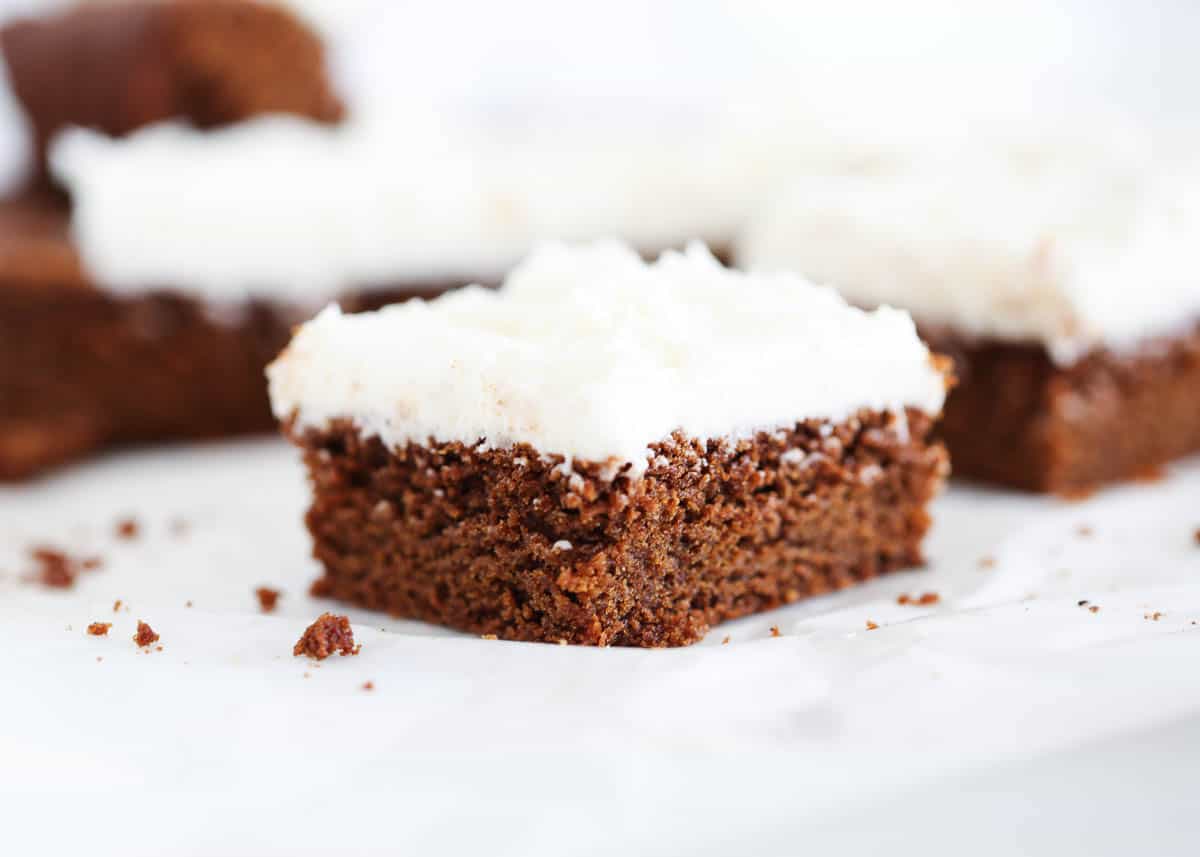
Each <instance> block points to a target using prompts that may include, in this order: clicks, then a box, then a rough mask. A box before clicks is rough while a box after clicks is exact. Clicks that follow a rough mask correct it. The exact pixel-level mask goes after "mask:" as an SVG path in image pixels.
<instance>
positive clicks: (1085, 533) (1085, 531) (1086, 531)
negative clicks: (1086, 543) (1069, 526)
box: [1075, 524, 1093, 539]
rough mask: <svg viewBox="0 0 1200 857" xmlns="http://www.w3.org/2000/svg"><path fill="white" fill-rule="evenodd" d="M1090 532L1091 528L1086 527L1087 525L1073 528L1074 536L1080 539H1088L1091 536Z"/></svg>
mask: <svg viewBox="0 0 1200 857" xmlns="http://www.w3.org/2000/svg"><path fill="white" fill-rule="evenodd" d="M1092 532H1093V530H1092V528H1091V527H1090V526H1088V525H1087V524H1080V525H1079V526H1078V527H1076V528H1075V533H1076V535H1078V536H1080V537H1082V538H1085V539H1086V538H1089V537H1090V536H1091V535H1092Z"/></svg>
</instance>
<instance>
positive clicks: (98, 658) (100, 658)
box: [96, 655, 104, 663]
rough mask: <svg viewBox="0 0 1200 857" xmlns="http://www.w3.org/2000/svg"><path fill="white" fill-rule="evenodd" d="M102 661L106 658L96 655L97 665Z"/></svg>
mask: <svg viewBox="0 0 1200 857" xmlns="http://www.w3.org/2000/svg"><path fill="white" fill-rule="evenodd" d="M102 660H104V658H102V657H100V656H99V655H96V663H100V662H101V661H102Z"/></svg>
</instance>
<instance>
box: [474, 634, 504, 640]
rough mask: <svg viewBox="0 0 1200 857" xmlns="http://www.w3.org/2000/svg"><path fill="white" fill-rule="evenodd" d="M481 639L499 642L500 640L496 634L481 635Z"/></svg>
mask: <svg viewBox="0 0 1200 857" xmlns="http://www.w3.org/2000/svg"><path fill="white" fill-rule="evenodd" d="M479 639H481V640H498V639H500V638H499V637H497V636H496V635H495V634H480V635H479Z"/></svg>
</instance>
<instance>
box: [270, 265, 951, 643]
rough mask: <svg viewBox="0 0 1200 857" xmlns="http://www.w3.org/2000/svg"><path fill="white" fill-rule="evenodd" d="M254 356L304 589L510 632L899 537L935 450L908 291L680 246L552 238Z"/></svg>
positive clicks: (326, 317) (675, 595) (794, 578)
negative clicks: (509, 262)
mask: <svg viewBox="0 0 1200 857" xmlns="http://www.w3.org/2000/svg"><path fill="white" fill-rule="evenodd" d="M422 331H424V335H421V334H422ZM438 343H440V345H439V344H438ZM410 350H412V351H414V352H418V351H419V352H420V353H421V354H422V356H423V359H422V360H421V361H414V360H410V359H407V357H408V354H407V352H408V351H410ZM269 377H270V381H271V391H272V403H273V405H274V407H275V409H276V413H277V414H278V415H279V416H281V417H282V418H284V419H285V421H286V431H287V433H288V435H289V436H290V437H291V438H292V439H293V441H294V442H296V443H297V445H299V446H300V447H301V448H302V450H303V451H304V458H305V462H306V464H307V466H308V468H309V472H310V476H311V481H312V486H313V493H314V497H313V503H312V506H311V508H310V510H309V512H308V515H307V518H306V520H307V523H308V526H309V529H310V531H311V533H312V535H313V540H314V555H315V556H316V557H317V558H318V559H319V560H320V561H321V563H322V565H323V567H324V576H323V577H322V578H321V579H320V580H319V581H318V582H317V584H315V586H314V592H316V593H317V594H321V595H328V596H332V597H335V598H339V599H342V600H346V601H351V602H354V603H357V604H361V605H364V606H367V607H373V608H377V609H383V610H387V611H389V612H391V613H393V614H394V615H397V616H404V617H409V618H416V619H423V620H426V621H431V622H437V623H441V624H445V625H449V626H451V627H455V628H459V629H462V630H466V631H473V632H477V633H482V634H495V635H497V636H500V637H504V638H508V639H521V640H541V641H560V640H561V641H567V642H572V643H585V644H593V645H636V646H672V645H684V644H687V643H691V642H694V641H696V640H698V639H699V638H700V637H702V636H703V634H704V633H705V631H706V630H707V629H708V628H709V627H710V626H711V625H713V624H715V623H717V622H720V621H723V620H725V619H729V618H733V617H735V616H741V615H745V614H747V613H752V612H755V611H759V610H764V609H768V608H770V607H773V606H776V605H779V604H784V603H789V602H792V601H795V600H797V599H799V598H803V597H806V596H809V595H813V594H817V593H820V592H825V591H829V590H832V589H836V588H840V587H843V586H847V585H850V584H851V583H853V582H855V581H858V580H862V579H866V578H869V577H872V576H874V575H877V574H880V573H883V572H886V571H889V570H893V569H896V568H902V567H909V566H912V565H915V564H918V563H919V562H920V557H921V553H920V544H921V539H922V537H923V535H924V533H925V531H926V529H927V527H928V525H929V518H928V514H927V511H926V506H927V504H928V502H929V500H930V499H931V498H932V497H933V496H934V494H935V493H936V492H937V490H938V488H939V486H940V485H941V482H942V480H943V478H944V475H945V472H946V458H945V453H944V451H943V450H942V449H941V447H940V446H939V445H937V444H936V443H934V442H931V441H930V440H929V435H930V431H931V429H932V425H933V422H934V419H935V418H936V416H937V413H938V412H939V410H940V408H941V404H942V401H943V397H944V391H945V383H946V381H945V377H944V375H943V372H942V371H941V369H940V368H939V366H938V365H937V361H936V360H935V359H934V358H933V357H931V355H930V354H929V352H928V350H927V349H926V348H925V346H924V345H923V344H921V343H920V341H919V339H918V338H917V336H916V332H915V329H914V328H913V326H912V323H911V321H910V320H909V319H908V318H907V317H905V316H903V315H902V314H900V313H896V312H894V311H889V310H881V311H878V312H877V313H875V314H868V313H864V312H862V311H859V310H855V309H852V308H850V307H848V306H846V305H845V304H844V302H842V301H841V300H840V299H839V298H837V296H836V295H834V294H833V293H832V292H830V291H828V290H825V289H819V288H816V287H814V286H811V285H810V284H808V283H805V282H804V281H802V280H800V279H799V278H797V277H773V278H771V277H768V278H749V277H745V276H744V275H741V274H738V273H736V272H731V271H726V270H723V269H721V268H720V266H719V265H718V263H717V262H716V261H715V260H714V259H712V258H711V257H710V256H707V254H705V253H704V251H703V250H702V249H700V248H691V249H689V252H688V253H687V254H686V255H680V254H674V253H668V254H665V255H664V257H663V259H661V260H660V261H659V262H658V263H656V264H654V265H649V266H648V265H645V264H643V263H642V262H641V261H640V260H639V259H638V258H637V256H636V255H635V254H634V253H633V252H632V251H630V250H628V249H627V248H623V247H620V246H617V245H609V244H600V245H594V246H592V247H585V248H576V249H570V248H566V247H563V246H549V247H546V248H544V249H543V250H541V251H539V252H537V253H535V254H534V255H533V256H532V257H531V258H530V259H529V260H527V262H526V263H524V264H523V265H522V266H521V267H519V268H518V269H517V270H516V271H514V272H513V274H512V275H510V277H509V279H508V280H507V281H506V283H505V285H504V286H503V287H502V288H501V290H500V291H499V292H498V293H496V292H491V293H489V292H484V291H482V290H473V289H467V290H462V291H459V292H455V293H452V294H450V295H446V296H443V297H441V298H438V299H437V300H436V301H433V302H430V303H428V304H424V303H420V302H418V303H414V304H409V305H407V306H405V307H394V308H387V309H384V310H382V311H380V312H378V313H373V314H365V315H358V316H343V315H341V314H339V313H337V312H336V311H327V312H326V313H323V314H322V315H321V316H320V317H318V318H317V319H316V320H314V321H312V322H309V323H308V324H306V325H304V326H303V327H302V328H301V329H300V330H299V332H298V333H297V336H296V337H295V339H294V340H293V342H292V344H291V345H290V346H289V347H288V349H287V350H286V351H285V352H284V354H283V355H281V357H280V358H279V359H278V360H277V361H276V362H275V363H274V364H272V366H271V368H270V369H269ZM780 379H788V381H787V382H786V383H781V382H780ZM664 426H665V428H664Z"/></svg>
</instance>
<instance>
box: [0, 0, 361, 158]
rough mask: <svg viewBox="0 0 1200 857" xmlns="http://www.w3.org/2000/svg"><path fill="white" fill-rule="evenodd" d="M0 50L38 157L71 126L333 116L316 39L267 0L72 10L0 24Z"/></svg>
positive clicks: (148, 2) (115, 4)
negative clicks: (286, 115)
mask: <svg viewBox="0 0 1200 857" xmlns="http://www.w3.org/2000/svg"><path fill="white" fill-rule="evenodd" d="M0 48H2V49H3V54H4V59H5V62H6V63H7V64H8V70H9V77H10V79H11V81H12V86H13V89H14V90H15V92H16V94H17V97H18V98H19V99H20V101H21V103H22V104H23V106H24V108H25V110H26V113H27V114H28V116H29V120H30V122H31V124H32V126H33V129H34V134H35V138H36V140H35V142H36V146H37V151H38V152H39V153H40V154H41V155H42V156H43V157H44V155H45V153H46V151H47V149H48V147H49V145H50V141H51V140H52V139H53V137H54V135H55V134H57V133H58V132H59V131H60V130H62V129H63V128H65V127H67V126H70V125H79V126H83V127H87V128H93V129H96V130H98V131H102V132H104V133H106V134H110V135H123V134H127V133H129V132H131V131H134V130H136V129H138V128H141V127H142V126H145V125H149V124H151V123H153V122H158V121H161V120H164V119H173V118H181V119H186V120H187V121H188V122H190V123H191V124H193V125H195V126H197V127H200V128H211V127H215V126H219V125H227V124H231V123H234V122H238V121H241V120H243V119H248V118H250V117H253V116H258V115H261V114H264V113H289V114H294V115H298V116H306V117H309V118H312V119H315V120H318V121H321V122H334V121H337V120H338V119H339V118H340V117H341V115H342V106H341V103H340V101H339V100H338V98H337V96H336V95H335V94H334V92H333V90H332V89H331V87H330V85H329V81H328V80H327V78H326V73H325V59H324V53H325V50H324V46H323V45H322V43H321V40H320V38H318V36H317V35H316V34H314V33H313V32H312V31H310V30H309V29H308V28H307V27H306V26H305V25H304V24H303V23H302V22H301V21H300V20H298V19H297V18H296V17H295V16H294V15H293V14H292V13H291V12H289V11H288V10H287V9H285V8H284V7H282V6H279V5H276V4H273V3H266V2H253V0H165V2H160V0H123V1H122V0H112V1H111V2H102V3H95V4H87V5H79V6H74V7H71V8H69V9H68V10H66V11H63V12H60V13H57V14H53V15H49V16H46V17H41V18H30V19H24V20H18V21H16V22H14V23H12V24H9V25H8V26H6V27H4V28H3V30H0ZM43 166H44V161H43Z"/></svg>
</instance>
